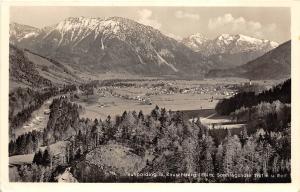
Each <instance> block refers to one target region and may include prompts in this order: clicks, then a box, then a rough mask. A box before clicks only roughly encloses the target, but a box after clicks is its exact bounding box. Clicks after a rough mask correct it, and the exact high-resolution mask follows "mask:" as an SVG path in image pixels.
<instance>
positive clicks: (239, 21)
mask: <svg viewBox="0 0 300 192" xmlns="http://www.w3.org/2000/svg"><path fill="white" fill-rule="evenodd" d="M276 28H277V26H276V24H274V23H272V24H267V25H262V24H261V23H260V22H257V21H247V20H246V19H245V18H244V17H238V18H235V17H233V16H232V15H231V14H230V13H227V14H225V15H223V16H220V17H217V18H211V19H209V21H208V29H209V30H211V31H222V33H231V34H238V33H242V34H246V35H252V36H255V37H257V38H264V37H266V36H268V35H269V34H270V33H273V32H274V30H276Z"/></svg>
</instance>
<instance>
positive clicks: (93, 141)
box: [68, 107, 290, 182]
mask: <svg viewBox="0 0 300 192" xmlns="http://www.w3.org/2000/svg"><path fill="white" fill-rule="evenodd" d="M79 125H80V126H79V127H81V128H83V127H84V128H85V129H83V131H80V132H78V134H77V135H76V136H75V137H74V140H73V144H72V145H71V146H72V147H71V148H70V151H69V153H68V155H70V157H69V159H78V158H80V156H82V155H84V154H85V153H87V152H88V151H90V150H92V149H93V148H95V147H97V146H98V145H103V144H105V143H107V142H108V141H110V140H114V141H116V142H118V143H121V144H123V145H125V146H128V147H130V148H132V149H133V152H134V153H136V154H137V155H139V156H142V157H145V154H146V152H149V151H152V152H153V155H154V158H153V159H152V160H151V159H149V160H147V166H146V167H145V168H144V169H143V170H142V171H141V173H163V174H166V173H172V174H178V173H199V174H201V173H202V174H204V175H207V176H203V175H202V176H197V177H180V178H177V177H169V176H163V177H156V178H149V177H144V178H143V177H136V178H135V177H124V176H122V175H116V176H105V174H101V173H103V172H105V170H101V169H100V168H97V167H93V166H92V167H91V165H88V164H85V165H83V164H82V163H81V164H80V169H76V170H73V174H74V176H75V177H76V178H77V179H78V180H79V181H81V182H91V181H92V182H101V181H102V182H103V181H106V182H117V181H118V182H120V181H124V182H128V181H133V182H154V181H155V182H264V181H268V182H288V181H289V180H290V175H289V174H290V127H289V126H288V127H285V129H281V130H276V131H269V132H266V131H264V130H263V129H260V130H258V131H256V132H255V133H253V134H251V135H250V134H248V132H247V129H244V130H243V131H241V132H240V133H239V134H236V135H232V134H231V131H230V130H226V135H225V137H220V136H219V135H218V130H214V131H211V130H208V129H207V128H206V127H205V126H203V125H202V124H201V122H200V121H199V120H197V121H193V122H191V123H189V122H187V121H184V120H183V115H182V113H181V112H172V111H166V110H165V109H159V108H158V107H156V108H155V109H154V110H153V111H152V112H151V114H149V115H143V113H142V112H139V113H136V112H135V111H133V112H124V113H123V115H122V116H120V117H119V116H117V117H116V119H115V121H114V122H112V121H111V118H110V117H108V118H107V119H106V120H105V121H103V122H102V121H99V120H94V121H91V120H89V119H86V120H81V121H80V124H79ZM91 170H93V172H91ZM95 171H96V172H98V173H99V174H96V175H95ZM222 174H223V175H224V176H223V177H222V176H220V175H222ZM237 175H238V176H237ZM83 176H84V177H83Z"/></svg>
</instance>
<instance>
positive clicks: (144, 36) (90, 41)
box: [11, 17, 213, 75]
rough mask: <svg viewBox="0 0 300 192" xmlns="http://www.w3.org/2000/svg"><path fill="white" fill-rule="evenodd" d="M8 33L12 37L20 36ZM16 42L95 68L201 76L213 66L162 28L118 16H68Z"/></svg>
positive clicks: (64, 60)
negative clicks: (166, 34)
mask: <svg viewBox="0 0 300 192" xmlns="http://www.w3.org/2000/svg"><path fill="white" fill-rule="evenodd" d="M13 30H14V29H13V28H12V29H11V31H13ZM11 35H12V36H11V39H17V37H18V36H16V35H15V34H14V33H11ZM29 39H30V43H29V42H28V41H29ZM15 42H16V44H17V45H18V46H20V47H24V48H28V49H30V50H32V51H34V52H37V53H39V54H41V55H44V56H46V57H49V58H54V59H56V60H59V61H63V62H66V63H69V64H73V66H74V65H75V66H76V67H79V68H80V66H84V67H87V68H88V69H89V70H90V71H94V72H108V71H110V72H111V71H114V72H128V73H133V74H146V75H172V74H176V75H178V74H181V75H184V74H185V75H191V73H192V74H195V75H199V74H203V73H205V72H206V71H208V70H209V69H210V68H211V66H212V65H213V63H212V62H210V61H208V60H207V59H206V58H205V57H204V56H203V55H202V54H199V53H196V52H194V51H192V50H191V49H190V48H188V47H186V46H185V45H184V44H182V43H180V42H178V41H176V40H174V39H172V38H170V37H167V36H165V35H163V34H162V33H161V32H160V31H158V30H156V29H154V28H152V27H150V26H145V25H142V24H139V23H137V22H135V21H133V20H129V19H125V18H121V17H110V18H84V17H79V18H74V17H71V18H67V19H65V20H63V21H61V22H60V23H58V24H56V25H53V26H49V27H46V28H43V29H41V30H40V31H39V33H38V35H37V36H31V37H30V38H27V39H26V40H24V39H22V38H21V39H18V40H17V41H15Z"/></svg>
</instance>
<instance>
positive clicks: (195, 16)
mask: <svg viewBox="0 0 300 192" xmlns="http://www.w3.org/2000/svg"><path fill="white" fill-rule="evenodd" d="M175 17H176V18H179V19H182V18H186V19H194V20H199V19H200V16H199V15H198V14H195V13H188V12H184V11H181V10H179V11H176V12H175Z"/></svg>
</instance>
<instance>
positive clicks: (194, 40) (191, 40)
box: [182, 33, 209, 51]
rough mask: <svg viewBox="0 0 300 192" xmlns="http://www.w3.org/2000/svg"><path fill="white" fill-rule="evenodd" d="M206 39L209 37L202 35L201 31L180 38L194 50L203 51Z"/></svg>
mask: <svg viewBox="0 0 300 192" xmlns="http://www.w3.org/2000/svg"><path fill="white" fill-rule="evenodd" d="M208 41H209V39H208V38H206V37H204V36H203V35H202V34H201V33H195V34H193V35H190V36H188V37H186V38H184V39H182V43H183V44H185V45H186V46H188V47H190V48H191V49H192V50H194V51H203V48H204V45H206V43H207V42H208Z"/></svg>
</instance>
